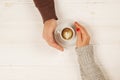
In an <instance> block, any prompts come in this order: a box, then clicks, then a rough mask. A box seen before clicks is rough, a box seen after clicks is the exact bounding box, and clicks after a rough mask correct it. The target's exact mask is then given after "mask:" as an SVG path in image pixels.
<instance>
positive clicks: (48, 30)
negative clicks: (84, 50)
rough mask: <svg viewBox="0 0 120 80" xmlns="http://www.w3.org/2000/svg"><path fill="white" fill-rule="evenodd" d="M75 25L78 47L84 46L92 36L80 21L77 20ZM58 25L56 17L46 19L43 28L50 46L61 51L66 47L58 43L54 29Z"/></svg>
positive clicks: (44, 35) (44, 36)
mask: <svg viewBox="0 0 120 80" xmlns="http://www.w3.org/2000/svg"><path fill="white" fill-rule="evenodd" d="M74 26H75V28H76V33H77V41H76V47H83V46H86V45H89V42H90V36H89V34H88V32H87V31H86V29H85V28H84V27H83V26H82V25H80V24H79V23H78V22H75V23H74ZM56 27H57V21H56V20H55V19H50V20H47V21H45V23H44V29H43V38H44V39H45V40H46V42H47V43H48V44H49V45H50V46H52V47H54V48H56V49H58V50H60V51H64V48H63V47H62V46H60V45H59V44H57V43H56V41H55V39H54V30H55V28H56Z"/></svg>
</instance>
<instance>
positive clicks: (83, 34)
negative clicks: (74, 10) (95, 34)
mask: <svg viewBox="0 0 120 80" xmlns="http://www.w3.org/2000/svg"><path fill="white" fill-rule="evenodd" d="M75 25H76V26H77V27H78V28H80V31H81V35H82V40H83V41H85V40H86V39H87V38H88V36H89V34H88V32H87V30H86V29H85V28H84V27H83V26H82V25H80V24H79V23H78V22H75Z"/></svg>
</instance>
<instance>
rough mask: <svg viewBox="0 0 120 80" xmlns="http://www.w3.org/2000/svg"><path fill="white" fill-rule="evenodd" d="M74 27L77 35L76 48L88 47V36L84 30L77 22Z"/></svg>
mask: <svg viewBox="0 0 120 80" xmlns="http://www.w3.org/2000/svg"><path fill="white" fill-rule="evenodd" d="M74 25H75V27H76V34H77V41H76V47H83V46H86V45H89V42H90V36H89V34H88V32H87V31H86V29H85V28H84V27H83V26H82V25H80V24H79V23H78V22H75V23H74Z"/></svg>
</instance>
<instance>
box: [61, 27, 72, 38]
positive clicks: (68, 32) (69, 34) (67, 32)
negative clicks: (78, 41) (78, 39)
mask: <svg viewBox="0 0 120 80" xmlns="http://www.w3.org/2000/svg"><path fill="white" fill-rule="evenodd" d="M61 34H62V37H63V38H64V39H66V40H69V39H71V38H72V36H73V31H72V30H71V29H70V28H64V29H63V31H62V33H61Z"/></svg>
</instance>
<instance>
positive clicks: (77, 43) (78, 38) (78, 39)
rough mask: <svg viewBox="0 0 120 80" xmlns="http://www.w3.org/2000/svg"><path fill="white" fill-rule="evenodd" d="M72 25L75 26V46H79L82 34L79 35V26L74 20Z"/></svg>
mask: <svg viewBox="0 0 120 80" xmlns="http://www.w3.org/2000/svg"><path fill="white" fill-rule="evenodd" d="M74 26H75V28H76V35H77V41H76V46H77V47H79V45H81V43H82V35H81V31H80V27H79V25H78V24H77V23H76V22H75V23H74Z"/></svg>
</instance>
